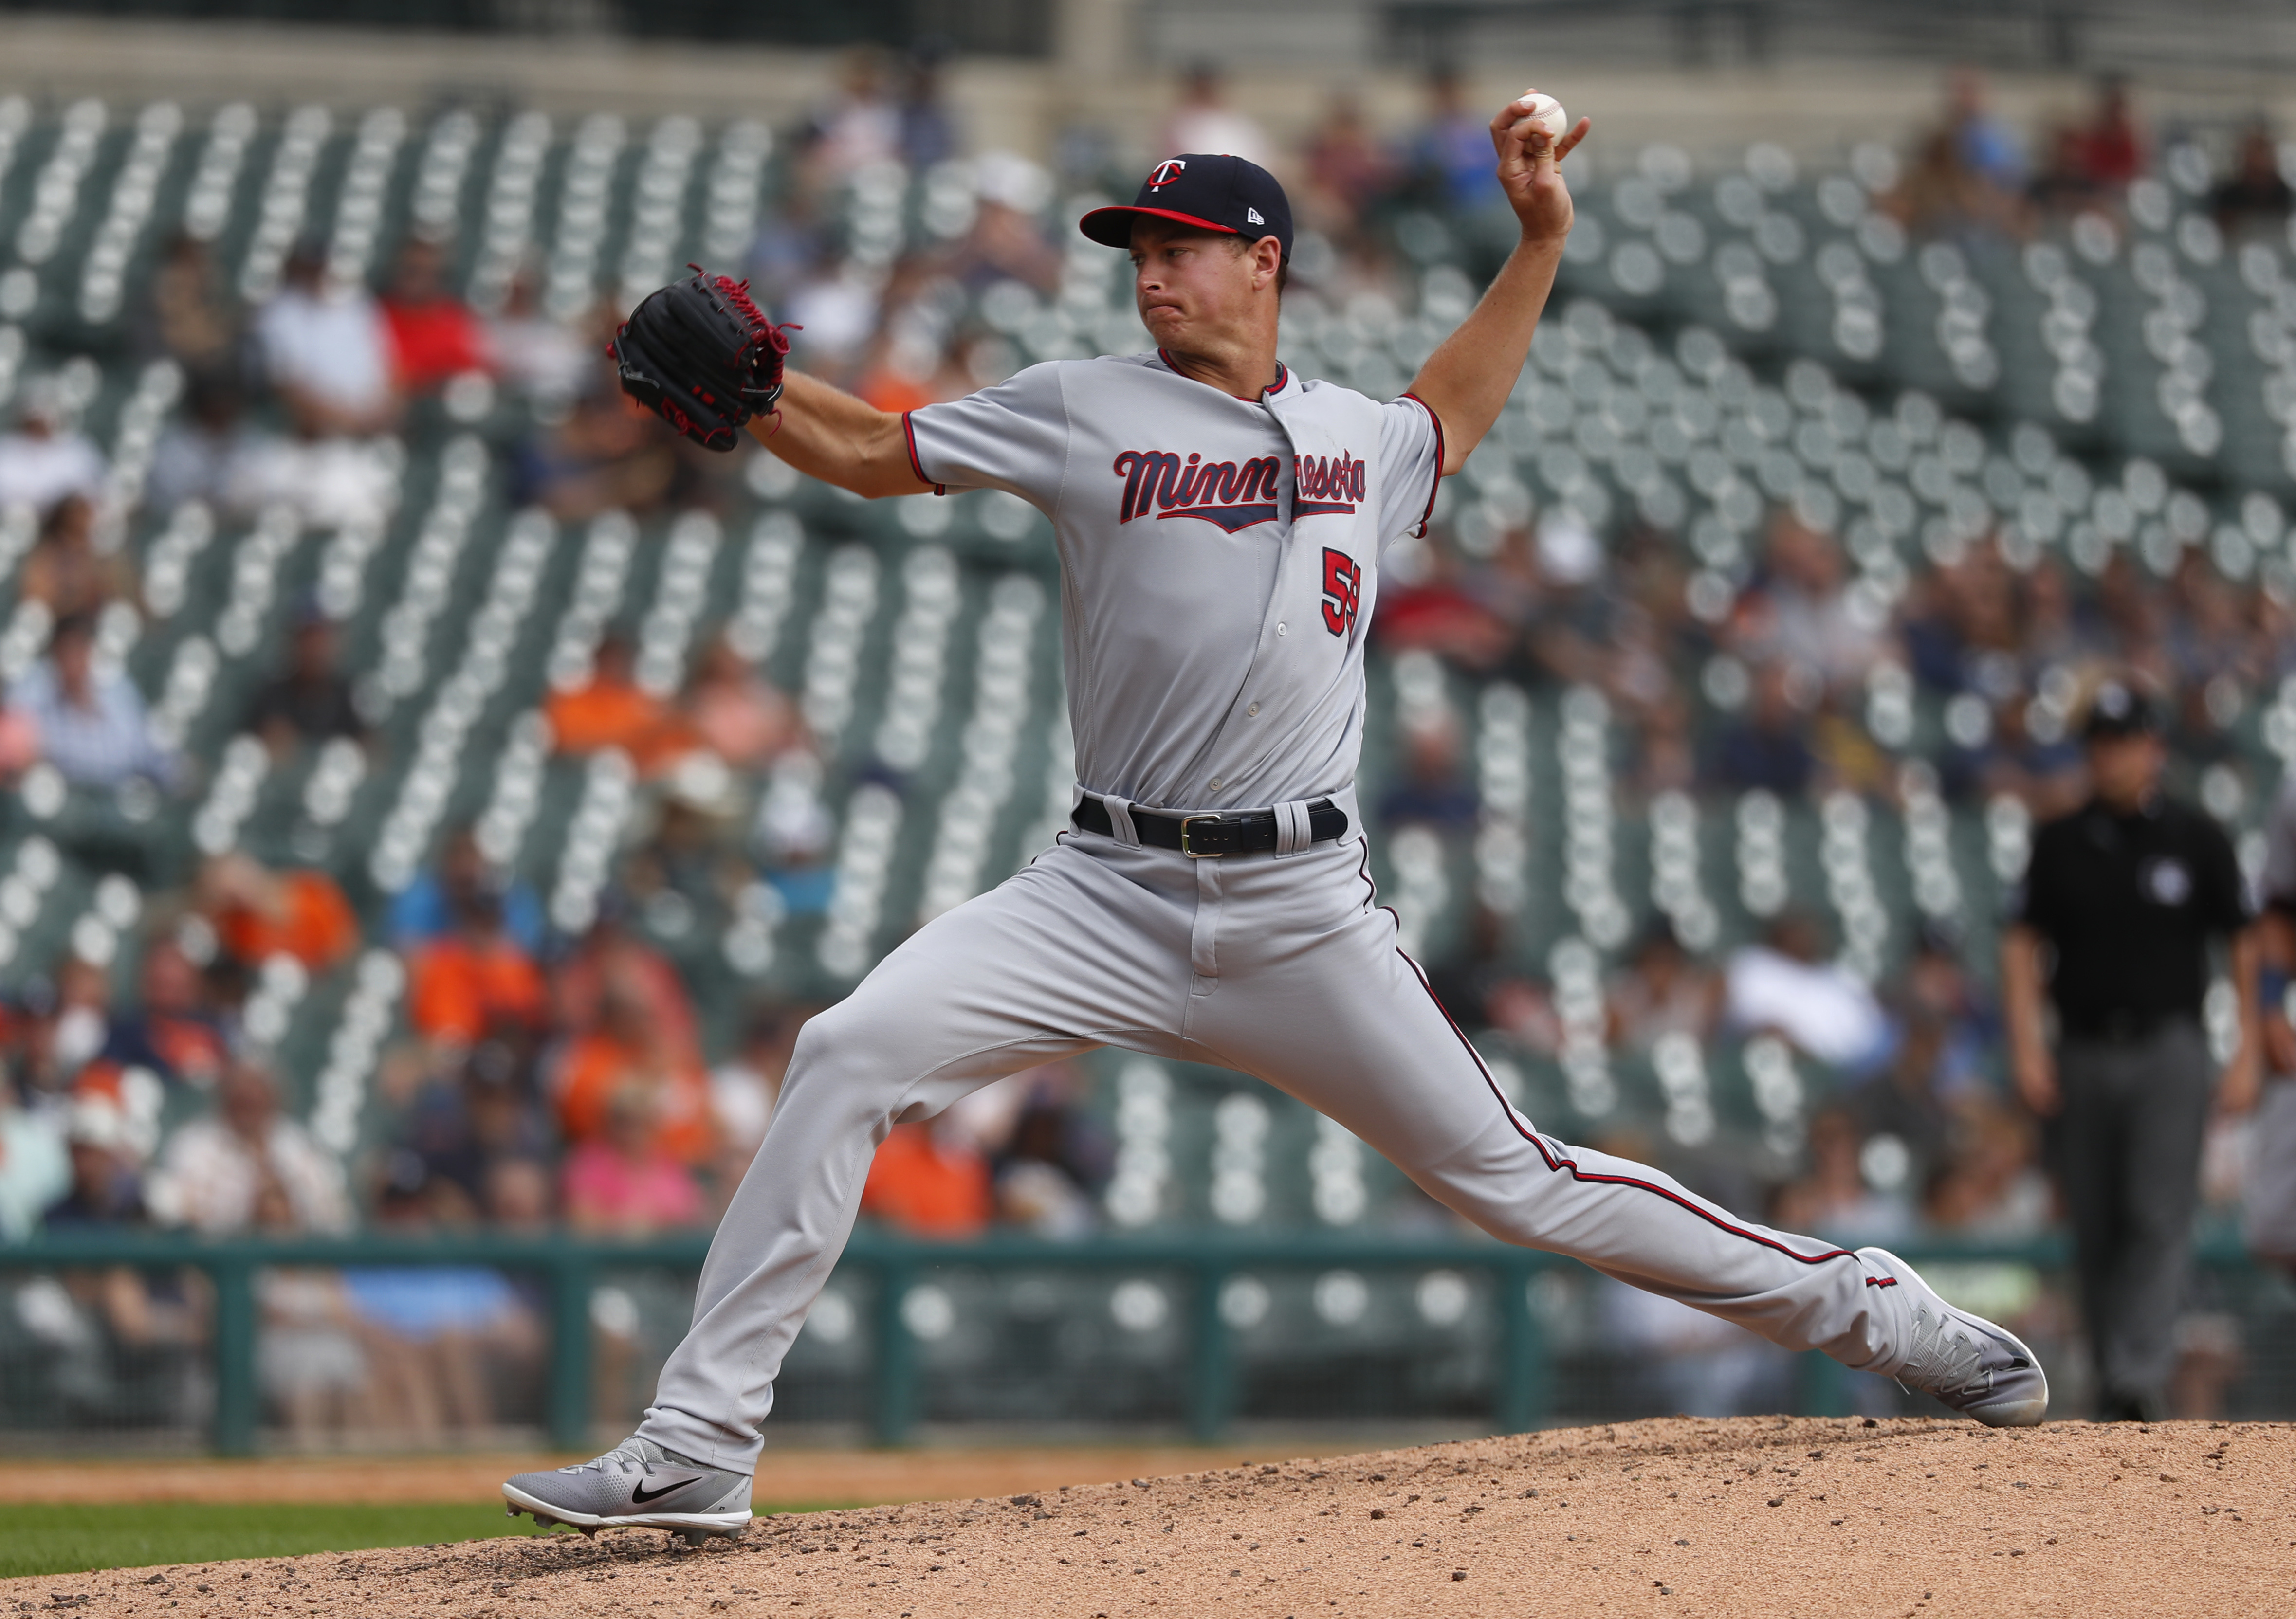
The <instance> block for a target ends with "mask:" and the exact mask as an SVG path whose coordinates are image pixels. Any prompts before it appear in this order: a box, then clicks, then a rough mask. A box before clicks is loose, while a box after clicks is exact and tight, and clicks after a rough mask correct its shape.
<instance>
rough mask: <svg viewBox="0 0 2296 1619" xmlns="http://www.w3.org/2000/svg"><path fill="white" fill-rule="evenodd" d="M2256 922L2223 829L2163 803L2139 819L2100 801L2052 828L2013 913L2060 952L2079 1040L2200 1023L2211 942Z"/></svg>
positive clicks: (2060, 991)
mask: <svg viewBox="0 0 2296 1619" xmlns="http://www.w3.org/2000/svg"><path fill="white" fill-rule="evenodd" d="M2253 915H2254V912H2253V909H2252V906H2251V902H2250V898H2249V895H2248V888H2247V885H2246V884H2245V883H2244V882H2243V880H2242V879H2241V873H2240V862H2239V861H2238V859H2237V858H2236V857H2235V855H2234V854H2233V848H2232V843H2231V840H2230V839H2229V838H2226V836H2225V835H2224V831H2223V830H2222V829H2221V828H2219V827H2218V825H2217V823H2216V822H2214V821H2213V820H2211V819H2210V817H2209V816H2208V815H2206V814H2202V812H2201V811H2199V810H2196V809H2193V808H2191V807H2189V806H2187V805H2182V804H2177V803H2173V802H2171V801H2170V800H2169V799H2167V798H2163V797H2159V796H2157V795H2156V796H2155V797H2154V798H2153V802H2152V803H2151V804H2149V805H2146V806H2145V807H2144V809H2143V810H2141V811H2139V812H2138V813H2137V814H2133V815H2130V814H2120V813H2118V812H2117V811H2114V810H2112V809H2110V808H2108V807H2107V806H2106V805H2104V803H2103V801H2102V800H2100V799H2095V798H2092V799H2090V800H2089V802H2088V803H2087V805H2083V806H2082V807H2081V808H2079V809H2078V810H2075V811H2074V812H2073V813H2072V814H2070V815H2067V816H2064V817H2063V818H2062V819H2061V820H2057V821H2052V822H2049V823H2048V824H2047V825H2046V826H2045V827H2043V828H2042V829H2041V830H2040V831H2039V832H2038V833H2037V834H2035V836H2034V838H2033V858H2032V862H2031V863H2030V865H2029V866H2027V868H2026V871H2025V882H2024V887H2023V889H2022V891H2021V895H2020V896H2019V898H2018V900H2017V902H2016V904H2015V905H2014V907H2013V920H2017V921H2021V922H2022V923H2024V924H2025V925H2026V926H2027V927H2029V928H2032V929H2033V930H2034V931H2035V932H2036V933H2038V934H2039V935H2040V936H2042V937H2043V938H2045V939H2046V940H2048V942H2049V943H2050V944H2051V945H2053V946H2054V948H2055V952H2056V967H2055V969H2054V971H2053V972H2052V974H2051V975H2050V978H2049V993H2050V997H2051V999H2053V1000H2054V1002H2056V1006H2057V1018H2058V1022H2059V1024H2060V1025H2061V1026H2062V1029H2063V1031H2064V1033H2065V1034H2066V1035H2067V1036H2068V1037H2070V1038H2073V1039H2080V1038H2083V1037H2088V1038H2096V1037H2115V1036H2119V1037H2128V1036H2133V1035H2139V1034H2144V1033H2146V1032H2147V1031H2149V1030H2150V1029H2152V1028H2153V1027H2155V1026H2158V1025H2160V1024H2161V1023H2162V1022H2164V1021H2166V1020H2167V1019H2169V1018H2198V1017H2199V1016H2200V1012H2201V1000H2202V996H2203V995H2204V994H2205V993H2207V990H2208V984H2209V958H2208V943H2209V939H2210V936H2215V935H2224V934H2231V933H2236V932H2238V931H2239V930H2240V929H2241V928H2245V927H2246V926H2247V925H2248V923H2249V921H2250V920H2251V918H2252V916H2253Z"/></svg>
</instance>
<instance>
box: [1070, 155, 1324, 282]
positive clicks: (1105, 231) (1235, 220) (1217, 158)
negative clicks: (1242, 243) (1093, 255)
mask: <svg viewBox="0 0 2296 1619" xmlns="http://www.w3.org/2000/svg"><path fill="white" fill-rule="evenodd" d="M1142 215H1146V216H1148V217H1152V218H1157V219H1171V220H1176V221H1177V222H1178V223H1180V224H1182V225H1194V226H1196V227H1198V228H1199V229H1201V230H1207V231H1223V232H1226V233H1231V234H1233V235H1237V236H1242V237H1246V238H1248V239H1249V240H1251V241H1259V239H1260V238H1261V237H1262V236H1273V237H1275V240H1276V242H1277V244H1278V245H1279V246H1280V247H1281V248H1282V249H1283V256H1284V257H1285V258H1290V257H1291V256H1292V204H1291V201H1290V200H1289V199H1287V198H1286V197H1285V196H1284V195H1283V187H1282V186H1281V185H1279V184H1276V183H1275V176H1274V175H1271V174H1269V173H1268V172H1267V170H1266V169H1264V168H1260V166H1259V164H1257V163H1254V162H1251V161H1250V160H1249V159H1244V158H1239V157H1235V156H1233V155H1231V154H1229V153H1226V152H1204V151H1188V152H1182V153H1181V154H1180V155H1179V156H1178V157H1175V158H1166V159H1164V160H1163V161H1162V162H1161V163H1159V164H1157V165H1156V167H1155V168H1152V169H1150V170H1149V171H1148V177H1147V179H1146V180H1144V181H1143V182H1142V183H1141V186H1140V194H1139V195H1138V196H1137V197H1135V198H1134V199H1133V200H1132V202H1131V205H1130V206H1129V207H1122V206H1119V207H1115V208H1096V209H1093V210H1092V212H1090V213H1089V214H1087V215H1086V216H1085V217H1083V218H1082V219H1079V220H1078V221H1077V228H1078V230H1080V231H1082V232H1083V233H1085V234H1086V235H1087V237H1089V238H1091V239H1092V240H1093V241H1097V242H1099V243H1101V244H1102V245H1103V246H1105V247H1111V248H1126V247H1130V246H1131V245H1132V222H1133V220H1134V219H1135V218H1136V217H1140V216H1142Z"/></svg>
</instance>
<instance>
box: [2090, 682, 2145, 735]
mask: <svg viewBox="0 0 2296 1619" xmlns="http://www.w3.org/2000/svg"><path fill="white" fill-rule="evenodd" d="M2160 728H2161V718H2160V715H2158V714H2157V713H2155V712H2154V710H2153V704H2152V701H2151V699H2148V698H2147V697H2146V696H2145V695H2144V692H2143V691H2139V690H2138V689H2137V688H2136V687H2135V686H2133V685H2130V684H2128V683H2125V682H2122V681H2118V680H2108V681H2106V682H2105V683H2103V685H2101V686H2099V687H2098V688H2097V689H2096V695H2095V697H2093V698H2091V699H2089V704H2088V719H2087V724H2084V725H2083V726H2082V727H2081V739H2082V740H2084V741H2089V742H2100V741H2108V740H2112V739H2113V738H2116V737H2127V736H2149V735H2151V734H2152V733H2153V732H2156V731H2158V730H2160Z"/></svg>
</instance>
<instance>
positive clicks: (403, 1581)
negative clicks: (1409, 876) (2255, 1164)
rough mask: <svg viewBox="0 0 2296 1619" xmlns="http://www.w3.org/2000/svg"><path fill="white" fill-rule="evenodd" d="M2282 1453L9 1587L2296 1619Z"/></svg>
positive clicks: (1277, 1507) (699, 1605)
mask: <svg viewBox="0 0 2296 1619" xmlns="http://www.w3.org/2000/svg"><path fill="white" fill-rule="evenodd" d="M2292 1547H2296V1427H2287V1426H2283V1425H2275V1424H2262V1423H2164V1424H2159V1425H2156V1426H2153V1427H2134V1426H2123V1427H2092V1426H2090V1425H2088V1424H2086V1423H2061V1424H2054V1425H2052V1426H2050V1427H2043V1428H2038V1429H2034V1430H2030V1431H2027V1432H2021V1433H1990V1432H1988V1431H1986V1430H1984V1429H1981V1428H1976V1427H1968V1426H1965V1425H1959V1424H1950V1423H1943V1422H1889V1423H1883V1424H1882V1425H1881V1426H1879V1427H1869V1426H1866V1425H1865V1424H1863V1423H1862V1422H1860V1421H1859V1420H1858V1419H1795V1420H1784V1419H1741V1420H1737V1421H1730V1422H1708V1421H1699V1420H1694V1419H1683V1418H1677V1419H1670V1420H1666V1421H1658V1422H1638V1423H1630V1424H1620V1425H1618V1426H1615V1427H1595V1428H1582V1429H1575V1430H1570V1431H1568V1432H1551V1433H1542V1434H1529V1435H1517V1436H1514V1437H1510V1438H1505V1439H1488V1440H1480V1441H1476V1442H1474V1443H1464V1444H1448V1445H1434V1446H1429V1447H1425V1448H1423V1449H1418V1450H1407V1451H1384V1452H1381V1453H1378V1454H1374V1455H1365V1456H1349V1457H1345V1458H1340V1459H1334V1460H1320V1461H1319V1460H1298V1461H1289V1462H1283V1463H1272V1462H1271V1463H1256V1464H1255V1463H1247V1464H1244V1465H1242V1466H1241V1467H1235V1468H1224V1469H1220V1470H1218V1471H1214V1472H1207V1473H1193V1474H1182V1475H1178V1476H1172V1477H1166V1478H1157V1479H1145V1478H1142V1479H1135V1480H1133V1481H1132V1482H1131V1483H1129V1484H1095V1485H1086V1486H1071V1487H1068V1488H1063V1489H1054V1490H1046V1491H1043V1492H1034V1493H1024V1494H1020V1495H1013V1496H1009V1497H997V1498H992V1499H983V1500H958V1501H939V1502H924V1503H915V1504H911V1505H908V1506H901V1507H879V1508H871V1509H864V1510H857V1511H846V1512H821V1513H813V1514H808V1515H795V1516H788V1517H774V1518H770V1519H761V1520H759V1521H758V1523H756V1524H755V1525H752V1526H751V1528H750V1533H748V1534H747V1535H745V1536H743V1537H742V1540H741V1541H738V1542H734V1543H730V1544H729V1543H726V1542H723V1541H716V1542H712V1543H711V1544H710V1545H709V1547H708V1548H706V1549H701V1550H692V1549H685V1548H684V1547H682V1546H677V1545H674V1544H671V1543H669V1542H668V1537H666V1536H664V1535H662V1534H660V1533H651V1532H644V1531H627V1532H622V1533H613V1534H607V1535H602V1536H600V1537H598V1538H597V1539H596V1540H594V1541H586V1540H583V1539H580V1538H578V1537H576V1536H572V1535H569V1534H566V1533H563V1532H561V1533H559V1534H557V1535H555V1536H551V1537H547V1538H545V1537H526V1538H519V1539H510V1540H500V1541H468V1542H465V1543H463V1544H462V1545H458V1546H434V1547H428V1548H422V1549H407V1550H404V1551H370V1552H357V1553H352V1554H348V1555H345V1554H339V1553H326V1554H324V1555H320V1556H316V1557H307V1558H295V1559H292V1560H280V1561H266V1562H259V1563H250V1564H215V1565H209V1566H182V1567H176V1568H168V1569H162V1570H158V1571H151V1570H143V1569H136V1570H133V1571H127V1572H121V1573H111V1574H78V1575H70V1576H56V1577H50V1578H46V1579H37V1580H13V1581H6V1582H0V1612H6V1611H12V1610H19V1608H20V1605H26V1606H29V1607H37V1608H42V1609H46V1608H50V1607H79V1608H84V1609H86V1610H87V1611H92V1612H99V1613H106V1614H136V1615H154V1616H155V1619H156V1616H157V1615H168V1619H201V1616H204V1615H214V1616H215V1619H222V1616H223V1615H225V1614H232V1615H237V1614H242V1613H245V1614H263V1613H266V1612H269V1613H282V1614H283V1613H290V1612H291V1613H295V1614H300V1615H367V1614H374V1613H387V1612H400V1611H413V1610H415V1609H417V1608H419V1609H421V1611H422V1612H424V1613H426V1614H438V1615H442V1619H443V1616H446V1615H453V1616H454V1619H513V1616H523V1615H535V1616H537V1619H540V1616H541V1615H552V1616H553V1619H554V1616H555V1615H615V1616H617V1619H619V1616H622V1615H631V1614H632V1613H634V1612H643V1613H644V1615H648V1616H649V1619H651V1616H652V1615H662V1616H663V1619H669V1616H670V1615H688V1614H691V1615H709V1614H719V1613H726V1614H736V1615H739V1614H755V1615H766V1614H788V1613H791V1611H793V1610H795V1611H799V1612H802V1613H808V1614H817V1615H885V1616H886V1619H902V1616H906V1619H938V1616H939V1615H962V1616H964V1619H990V1616H993V1615H1001V1614H1026V1615H1049V1614H1060V1615H1078V1616H1079V1619H1096V1616H1099V1615H1105V1616H1106V1619H1122V1616H1123V1615H1145V1614H1147V1613H1149V1611H1150V1610H1152V1609H1153V1610H1156V1611H1157V1612H1158V1613H1160V1614H1183V1615H1209V1614H1218V1615H1255V1616H1259V1615H1267V1616H1269V1619H1286V1616H1298V1619H1305V1615H1309V1614H1317V1615H1346V1614H1364V1615H1370V1614H1381V1615H1385V1614H1439V1615H1509V1616H1511V1619H1512V1616H1513V1615H1523V1614H1526V1613H1546V1612H1554V1613H1565V1612H1568V1613H1583V1612H1587V1611H1588V1610H1591V1609H1596V1608H1603V1609H1616V1610H1625V1611H1630V1612H1650V1613H1683V1614H1690V1613H1696V1614H1700V1615H1710V1614H1746V1615H1792V1614H1803V1615H1825V1619H1836V1616H1838V1615H1869V1614H1870V1615H1882V1614H1887V1615H1903V1616H1906V1619H1913V1616H1915V1615H1930V1614H1939V1613H1978V1614H1982V1615H1987V1616H1988V1619H1991V1616H1992V1615H2029V1614H2064V1615H2073V1614H2080V1615H2095V1614H2144V1615H2182V1614H2196V1615H2197V1614H2207V1615H2211V1619H2220V1616H2221V1615H2226V1614H2231V1613H2241V1612H2281V1613H2284V1612H2288V1611H2291V1609H2292V1608H2296V1596H2292V1592H2296V1551H2292V1549H2291V1548H2292Z"/></svg>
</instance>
